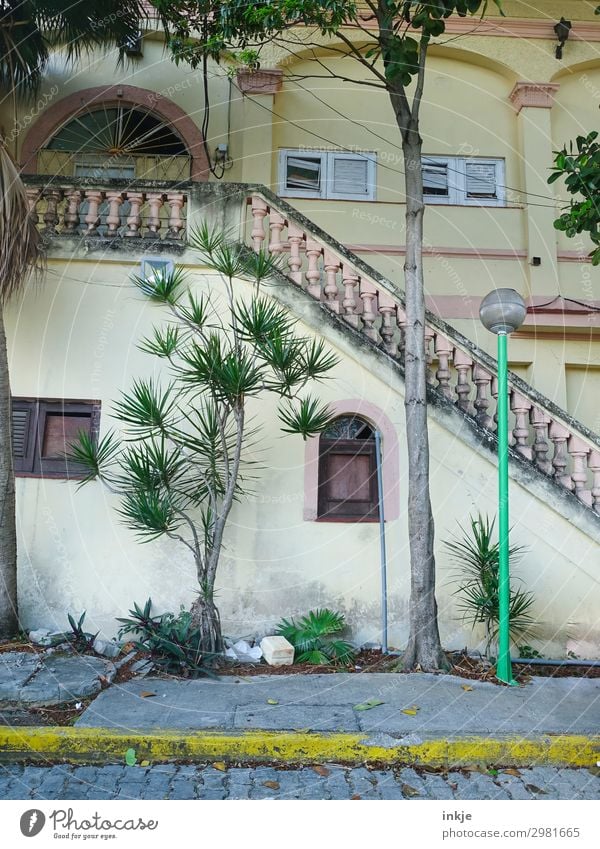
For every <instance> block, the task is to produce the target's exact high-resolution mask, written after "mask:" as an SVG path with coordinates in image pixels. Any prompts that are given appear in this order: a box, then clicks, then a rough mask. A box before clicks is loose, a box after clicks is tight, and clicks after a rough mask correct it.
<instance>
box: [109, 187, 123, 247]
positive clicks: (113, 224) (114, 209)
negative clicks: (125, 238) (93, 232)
mask: <svg viewBox="0 0 600 849" xmlns="http://www.w3.org/2000/svg"><path fill="white" fill-rule="evenodd" d="M106 200H107V201H108V215H107V216H106V227H107V230H106V235H107V236H118V235H119V227H120V226H121V204H122V203H123V195H122V193H121V192H106Z"/></svg>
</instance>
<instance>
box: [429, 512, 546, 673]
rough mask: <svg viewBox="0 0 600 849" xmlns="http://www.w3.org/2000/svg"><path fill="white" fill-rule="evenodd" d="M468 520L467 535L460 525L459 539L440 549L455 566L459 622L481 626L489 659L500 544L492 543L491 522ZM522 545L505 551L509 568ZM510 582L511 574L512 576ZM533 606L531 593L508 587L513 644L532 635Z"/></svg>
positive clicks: (495, 616) (493, 638)
mask: <svg viewBox="0 0 600 849" xmlns="http://www.w3.org/2000/svg"><path fill="white" fill-rule="evenodd" d="M469 520H470V525H471V527H470V532H469V531H467V530H465V529H464V528H463V527H462V525H460V524H459V527H460V529H461V531H462V536H455V537H454V538H453V539H451V540H449V541H447V542H444V547H445V548H446V551H448V553H449V555H450V559H451V560H452V562H453V563H454V564H455V565H456V566H457V567H458V573H457V578H456V580H457V581H458V589H457V590H456V591H455V593H454V594H455V595H458V596H460V597H461V603H460V605H459V608H460V610H461V611H462V614H463V619H465V620H466V621H468V622H470V623H471V626H472V627H473V628H474V627H475V626H476V625H478V624H483V625H484V626H485V640H486V643H485V653H486V655H487V656H488V657H489V655H490V652H491V648H492V645H493V644H494V643H495V642H496V640H497V637H498V628H499V625H498V623H499V619H500V610H499V596H498V584H499V553H500V545H499V543H498V542H492V537H493V532H494V524H495V519H492V520H491V521H490V519H489V517H487V516H485V517H484V516H482V515H481V514H479V515H478V517H477V518H476V519H475V518H473V517H472V516H470V517H469ZM524 550H525V549H524V548H523V546H512V547H511V548H510V549H509V558H510V563H511V566H513V565H514V563H515V562H517V561H518V559H519V558H520V556H521V555H522V554H523V552H524ZM512 580H513V581H514V580H515V578H514V575H512ZM517 580H518V579H517ZM533 604H534V596H533V593H532V592H529V591H526V590H523V589H521V588H520V587H511V591H510V603H509V615H510V638H511V640H512V641H513V643H515V644H516V642H517V641H518V640H523V639H526V638H528V637H531V636H532V635H533V634H534V633H535V624H536V623H535V619H534V617H533V616H532V613H531V608H532V607H533Z"/></svg>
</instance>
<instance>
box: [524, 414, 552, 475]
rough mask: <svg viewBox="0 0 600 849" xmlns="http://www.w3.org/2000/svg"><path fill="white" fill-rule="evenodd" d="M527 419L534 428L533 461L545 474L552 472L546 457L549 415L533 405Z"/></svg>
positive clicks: (550, 464)
mask: <svg viewBox="0 0 600 849" xmlns="http://www.w3.org/2000/svg"><path fill="white" fill-rule="evenodd" d="M529 421H530V422H531V424H532V426H533V428H534V430H535V441H534V443H533V446H532V447H533V454H534V462H535V465H536V466H537V467H538V469H539V470H540V471H541V472H543V473H544V474H545V475H551V474H552V463H551V462H550V460H549V459H548V456H547V455H548V451H549V448H550V446H549V445H548V425H549V424H550V416H549V415H547V414H546V413H545V412H544V411H543V410H540V408H539V407H533V408H532V409H531V410H530V412H529Z"/></svg>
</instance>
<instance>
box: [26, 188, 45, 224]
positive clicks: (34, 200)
mask: <svg viewBox="0 0 600 849" xmlns="http://www.w3.org/2000/svg"><path fill="white" fill-rule="evenodd" d="M25 191H26V193H27V203H28V204H29V217H30V218H31V220H32V221H33V223H34V224H35V226H36V227H37V225H38V224H39V223H40V216H39V215H38V212H37V205H38V202H39V200H40V195H41V192H40V190H39V189H26V190H25Z"/></svg>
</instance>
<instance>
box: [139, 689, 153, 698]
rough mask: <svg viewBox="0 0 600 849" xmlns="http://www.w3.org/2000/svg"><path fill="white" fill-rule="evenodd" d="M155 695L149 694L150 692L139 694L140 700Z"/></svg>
mask: <svg viewBox="0 0 600 849" xmlns="http://www.w3.org/2000/svg"><path fill="white" fill-rule="evenodd" d="M155 695H156V693H151V692H150V690H142V692H141V693H140V699H150V698H151V697H152V696H155Z"/></svg>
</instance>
